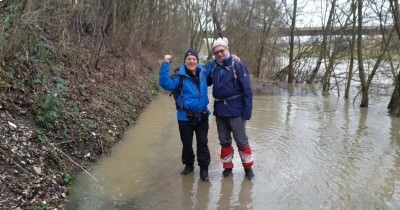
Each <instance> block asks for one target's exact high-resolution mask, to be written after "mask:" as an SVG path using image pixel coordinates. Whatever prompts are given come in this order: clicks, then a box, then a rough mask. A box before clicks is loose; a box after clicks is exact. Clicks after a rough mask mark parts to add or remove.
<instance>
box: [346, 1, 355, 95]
mask: <svg viewBox="0 0 400 210" xmlns="http://www.w3.org/2000/svg"><path fill="white" fill-rule="evenodd" d="M356 9H357V6H356V2H355V0H352V2H351V11H352V14H353V33H352V35H351V42H350V64H349V72H348V74H347V82H346V89H345V92H344V98H346V99H348V98H349V95H350V86H351V80H352V79H353V68H354V48H355V43H356V22H357V15H356V12H357V10H356Z"/></svg>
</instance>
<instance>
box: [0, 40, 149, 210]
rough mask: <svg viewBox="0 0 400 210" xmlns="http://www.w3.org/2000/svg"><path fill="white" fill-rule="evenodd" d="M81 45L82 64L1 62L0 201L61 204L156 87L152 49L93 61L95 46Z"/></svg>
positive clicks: (25, 205) (10, 205)
mask: <svg viewBox="0 0 400 210" xmlns="http://www.w3.org/2000/svg"><path fill="white" fill-rule="evenodd" d="M76 50H79V51H80V55H81V56H83V57H81V58H80V59H78V61H80V62H77V63H75V64H71V63H69V61H68V60H64V61H63V60H60V59H56V60H52V62H51V65H48V64H37V63H32V62H28V61H23V60H21V58H17V59H15V60H14V61H12V62H9V63H6V64H4V63H3V64H2V65H1V67H0V73H1V74H0V139H1V141H0V162H1V163H2V164H1V165H0V206H1V208H0V209H55V208H58V209H62V208H63V206H64V202H65V199H66V198H67V195H68V193H69V190H68V189H69V186H70V185H71V184H72V183H73V180H74V177H75V175H77V174H79V173H82V172H84V171H85V170H86V169H88V168H90V166H91V165H93V163H95V162H96V160H98V159H99V158H101V157H102V156H104V155H107V154H109V152H110V148H111V147H112V146H113V145H114V144H115V143H116V142H118V141H120V140H121V136H122V135H123V133H124V131H125V129H126V128H127V127H128V126H130V125H132V124H134V123H135V121H136V119H137V117H138V116H139V114H140V113H141V111H142V110H143V108H144V107H145V106H146V105H147V104H148V103H149V102H150V100H151V97H152V94H154V92H155V91H156V90H155V89H156V85H155V84H154V72H153V69H152V67H151V65H153V64H152V63H151V60H150V59H149V58H151V57H154V56H155V55H154V54H152V53H151V52H144V51H143V52H142V53H141V54H133V55H129V56H126V57H121V56H117V55H115V54H114V53H111V52H107V51H105V52H103V53H102V54H101V57H100V60H99V63H98V65H97V68H96V69H91V68H90V67H88V66H85V64H84V63H83V61H86V59H87V58H88V57H89V56H90V55H92V54H94V53H95V49H90V48H81V49H76ZM82 51H83V52H82ZM65 58H66V59H67V58H68V57H65ZM124 69H126V71H125V70H124ZM123 70H124V71H123Z"/></svg>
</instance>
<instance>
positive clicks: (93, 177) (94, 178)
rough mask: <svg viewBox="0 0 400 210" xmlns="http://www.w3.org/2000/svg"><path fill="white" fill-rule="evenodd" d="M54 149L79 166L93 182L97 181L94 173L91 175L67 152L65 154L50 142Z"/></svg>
mask: <svg viewBox="0 0 400 210" xmlns="http://www.w3.org/2000/svg"><path fill="white" fill-rule="evenodd" d="M50 145H51V146H52V147H53V149H54V150H57V151H58V152H60V153H61V154H62V155H64V156H65V157H67V158H68V159H69V161H71V162H72V163H73V164H75V165H76V166H78V167H79V168H81V169H82V170H83V171H84V172H85V173H86V174H87V175H89V176H90V177H91V178H92V179H93V180H94V181H95V182H98V181H97V179H96V177H95V176H94V175H92V174H91V173H90V172H89V171H88V170H86V169H85V168H84V167H83V166H82V165H80V164H79V163H77V162H76V161H74V160H73V159H72V158H71V157H70V156H68V155H67V154H65V153H64V152H63V151H62V150H60V149H58V148H57V147H55V146H54V145H53V144H50Z"/></svg>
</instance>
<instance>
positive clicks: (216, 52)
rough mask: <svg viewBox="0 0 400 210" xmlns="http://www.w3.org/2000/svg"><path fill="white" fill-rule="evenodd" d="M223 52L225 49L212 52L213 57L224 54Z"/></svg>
mask: <svg viewBox="0 0 400 210" xmlns="http://www.w3.org/2000/svg"><path fill="white" fill-rule="evenodd" d="M224 52H225V49H221V50H218V51H215V52H214V55H218V54H220V53H221V54H224Z"/></svg>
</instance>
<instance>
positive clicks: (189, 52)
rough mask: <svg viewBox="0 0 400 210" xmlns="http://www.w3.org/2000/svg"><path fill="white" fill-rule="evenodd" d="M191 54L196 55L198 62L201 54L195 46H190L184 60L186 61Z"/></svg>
mask: <svg viewBox="0 0 400 210" xmlns="http://www.w3.org/2000/svg"><path fill="white" fill-rule="evenodd" d="M189 55H193V56H194V57H196V59H197V62H198V61H199V54H198V53H197V50H196V49H194V48H189V49H188V50H187V51H186V53H185V57H184V58H183V62H185V60H186V57H188V56H189Z"/></svg>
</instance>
